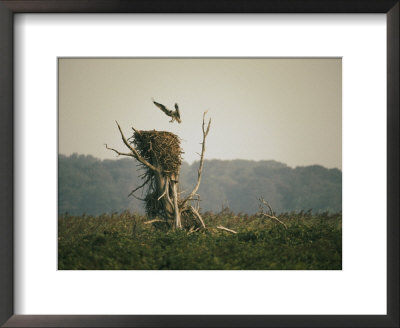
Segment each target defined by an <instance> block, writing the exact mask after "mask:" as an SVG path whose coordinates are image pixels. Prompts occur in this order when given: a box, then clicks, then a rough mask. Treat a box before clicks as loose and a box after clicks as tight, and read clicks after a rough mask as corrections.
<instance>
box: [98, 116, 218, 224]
mask: <svg viewBox="0 0 400 328" xmlns="http://www.w3.org/2000/svg"><path fill="white" fill-rule="evenodd" d="M205 115H206V112H205V113H204V114H203V124H202V131H203V141H202V149H201V154H200V164H199V169H198V174H197V182H196V185H195V187H194V188H193V190H192V192H191V193H189V194H188V195H187V196H186V197H185V198H183V199H181V198H180V192H179V172H180V167H181V163H182V158H181V155H182V150H181V148H180V139H179V137H178V136H176V135H175V134H173V133H171V132H166V131H156V130H151V131H143V130H136V129H134V128H132V129H133V135H132V136H131V137H130V138H128V139H127V138H126V137H125V135H124V133H123V132H122V129H121V127H120V125H119V124H118V122H116V123H117V126H118V129H119V132H120V134H121V138H122V141H123V143H124V144H125V146H126V147H127V148H128V150H129V152H127V153H123V152H120V151H118V150H116V149H114V148H111V147H108V146H107V145H105V146H106V148H107V149H109V150H112V151H114V152H115V153H116V154H117V155H118V156H119V155H121V156H130V157H133V158H135V159H136V160H138V161H139V163H140V165H141V167H142V168H143V169H144V174H143V175H142V179H143V183H142V185H140V186H138V187H137V188H135V189H134V190H132V192H131V193H130V196H135V192H136V191H138V190H140V189H142V188H145V189H146V196H145V198H144V199H141V200H143V201H144V202H145V205H146V213H147V214H148V216H149V218H150V221H152V222H160V221H161V222H164V223H166V224H167V225H171V223H173V225H174V226H175V227H176V228H177V229H183V228H187V229H189V228H193V227H195V228H197V227H202V228H205V227H206V226H205V224H204V221H203V219H202V217H201V215H200V213H199V211H198V209H196V208H195V207H194V206H193V205H192V204H193V201H195V200H197V199H198V198H196V197H197V196H198V195H197V190H198V189H199V186H200V182H201V176H202V171H203V165H204V153H205V149H206V148H205V145H206V138H207V135H208V133H209V131H210V125H211V119H210V120H209V121H208V124H207V127H206V124H205Z"/></svg>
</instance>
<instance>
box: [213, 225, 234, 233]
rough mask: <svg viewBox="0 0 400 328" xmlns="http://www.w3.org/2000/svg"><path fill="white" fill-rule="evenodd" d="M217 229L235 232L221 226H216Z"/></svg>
mask: <svg viewBox="0 0 400 328" xmlns="http://www.w3.org/2000/svg"><path fill="white" fill-rule="evenodd" d="M217 229H221V230H225V231H228V232H231V233H237V232H236V231H235V230H232V229H228V228H225V227H223V226H218V227H217Z"/></svg>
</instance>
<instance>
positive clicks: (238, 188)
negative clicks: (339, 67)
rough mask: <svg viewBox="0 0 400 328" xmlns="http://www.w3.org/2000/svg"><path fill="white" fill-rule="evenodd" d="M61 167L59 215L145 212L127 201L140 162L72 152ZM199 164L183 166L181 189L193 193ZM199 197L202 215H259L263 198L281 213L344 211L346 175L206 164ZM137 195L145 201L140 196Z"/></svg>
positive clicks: (274, 165)
mask: <svg viewBox="0 0 400 328" xmlns="http://www.w3.org/2000/svg"><path fill="white" fill-rule="evenodd" d="M58 164H59V165H58V176H59V178H58V179H59V180H58V182H59V183H58V186H59V189H58V214H59V215H64V214H65V213H66V212H68V213H69V214H70V215H82V214H83V213H86V215H99V214H101V213H112V212H115V211H118V212H121V211H123V210H126V209H128V210H130V211H131V212H135V213H142V214H143V213H144V206H143V205H144V204H143V202H142V201H140V200H138V199H135V198H133V197H129V198H128V195H129V193H130V192H131V190H133V189H134V188H136V187H138V186H140V185H141V184H142V183H143V181H141V180H140V178H139V175H140V174H142V173H143V172H142V171H140V170H138V166H137V165H138V162H137V161H136V160H132V159H130V158H124V159H119V160H103V161H101V160H99V159H96V158H94V157H92V156H84V155H77V154H74V155H71V156H64V155H59V157H58ZM198 164H199V163H198V162H195V163H193V164H192V165H189V164H187V163H185V162H183V163H182V167H181V172H180V177H179V182H180V187H181V190H189V191H190V190H192V189H193V187H194V184H195V182H196V180H197V169H198ZM198 194H200V195H201V199H202V202H201V207H202V210H203V211H214V212H219V211H221V207H222V205H225V206H228V207H229V208H230V209H231V210H232V211H234V212H235V213H239V212H242V213H255V212H257V211H258V201H257V198H258V197H264V199H266V200H268V202H269V203H270V204H271V205H272V206H273V208H274V210H275V211H276V212H277V213H282V212H290V211H300V210H302V209H305V210H307V209H310V208H312V209H313V211H314V213H320V212H324V211H329V212H330V213H334V212H341V210H342V172H341V171H340V170H338V169H327V168H324V167H322V166H319V165H313V166H305V167H296V168H291V167H288V166H287V165H285V164H283V163H279V162H276V161H247V160H232V161H222V160H205V161H204V170H203V178H202V181H201V185H200V188H199V190H198ZM137 196H138V197H141V194H140V192H138V193H137ZM142 196H144V194H143V195H142ZM183 196H184V194H183ZM142 198H143V197H142Z"/></svg>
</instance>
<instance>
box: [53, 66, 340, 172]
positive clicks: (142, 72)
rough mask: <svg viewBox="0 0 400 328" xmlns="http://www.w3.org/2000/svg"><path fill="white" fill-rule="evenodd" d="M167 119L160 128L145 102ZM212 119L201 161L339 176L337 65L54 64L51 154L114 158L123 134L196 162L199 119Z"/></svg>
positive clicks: (158, 119) (158, 118)
mask: <svg viewBox="0 0 400 328" xmlns="http://www.w3.org/2000/svg"><path fill="white" fill-rule="evenodd" d="M152 97H154V99H155V100H156V101H158V102H160V103H162V104H164V105H166V106H167V107H169V108H171V109H173V105H174V103H175V102H177V103H178V104H179V108H180V111H181V118H182V123H181V124H177V123H176V122H174V123H169V117H167V116H166V115H165V114H163V113H162V112H161V111H160V110H159V109H158V108H157V107H155V106H154V105H153V103H152V102H151V98H152ZM205 110H208V113H207V117H211V118H212V124H211V131H210V133H209V136H208V138H207V147H206V148H207V150H206V154H205V157H206V159H215V158H218V159H249V160H269V159H273V160H277V161H280V162H283V163H286V164H288V165H289V166H292V167H294V166H303V165H313V164H319V165H323V166H326V167H329V168H332V167H336V168H340V169H341V166H342V63H341V59H314V58H313V59H264V58H263V59H135V58H132V59H118V58H116V59H78V58H76V59H75V58H71V59H60V60H59V152H60V153H61V154H67V155H69V154H72V153H74V152H76V153H79V154H91V155H93V156H95V157H99V158H102V159H105V158H110V159H112V158H116V156H115V154H114V153H113V152H112V151H110V150H107V149H106V148H105V147H104V144H105V143H107V144H108V145H109V146H110V147H113V148H116V149H119V150H120V151H123V152H126V151H127V149H125V146H124V145H123V143H122V140H121V138H120V135H119V132H118V129H117V127H116V124H115V120H117V121H118V122H119V123H120V125H121V128H122V129H123V131H124V132H125V135H126V136H130V135H131V132H132V130H131V127H132V126H133V127H134V128H136V129H140V130H152V129H156V130H165V131H171V132H174V133H176V134H178V135H179V136H180V137H181V138H182V148H183V150H184V152H185V154H183V157H184V160H186V161H188V162H190V163H191V162H193V161H194V160H198V159H199V155H198V154H196V152H200V150H201V145H200V144H199V143H200V142H201V140H202V132H201V122H202V115H203V112H204V111H205Z"/></svg>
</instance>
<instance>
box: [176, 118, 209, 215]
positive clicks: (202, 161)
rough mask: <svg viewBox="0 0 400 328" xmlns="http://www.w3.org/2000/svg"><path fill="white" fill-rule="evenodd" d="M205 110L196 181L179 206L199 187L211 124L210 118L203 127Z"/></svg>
mask: <svg viewBox="0 0 400 328" xmlns="http://www.w3.org/2000/svg"><path fill="white" fill-rule="evenodd" d="M206 113H207V111H205V112H204V114H203V125H202V130H203V142H202V143H201V144H202V146H201V155H200V164H199V169H198V171H197V183H196V186H195V187H194V188H193V191H192V192H191V193H190V194H189V195H188V196H187V197H186V198H185V199H184V200H183V201H182V203H181V208H182V207H183V206H184V205H185V204H186V202H187V201H188V200H189V199H191V198H192V197H193V196H194V195H195V194H196V192H197V190H198V189H199V187H200V182H201V173H202V171H203V165H204V153H205V151H206V138H207V135H208V132H210V126H211V118H210V119H209V121H208V125H207V129H206V128H205V117H206Z"/></svg>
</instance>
